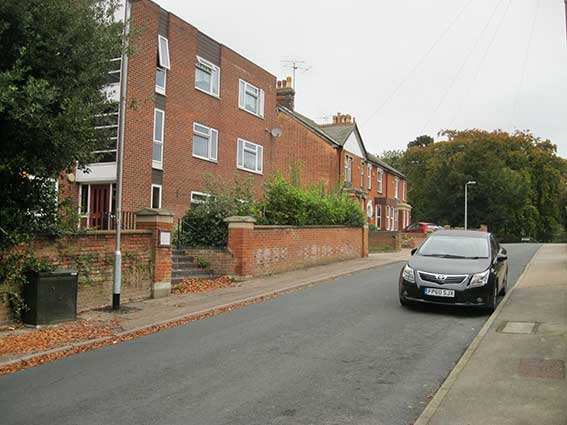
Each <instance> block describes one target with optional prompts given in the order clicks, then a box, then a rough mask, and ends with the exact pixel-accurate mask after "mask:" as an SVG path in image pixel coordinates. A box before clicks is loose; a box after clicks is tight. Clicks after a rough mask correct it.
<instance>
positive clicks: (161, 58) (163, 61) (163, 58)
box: [158, 35, 170, 69]
mask: <svg viewBox="0 0 567 425" xmlns="http://www.w3.org/2000/svg"><path fill="white" fill-rule="evenodd" d="M158 63H159V66H161V67H162V68H165V69H170V63H169V42H168V41H167V38H165V37H164V36H163V35H158Z"/></svg>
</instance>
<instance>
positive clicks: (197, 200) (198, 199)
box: [191, 192, 211, 208]
mask: <svg viewBox="0 0 567 425" xmlns="http://www.w3.org/2000/svg"><path fill="white" fill-rule="evenodd" d="M210 196H211V195H209V194H208V193H203V192H191V208H195V207H196V206H197V205H201V204H204V203H205V202H207V199H208V198H209V197H210Z"/></svg>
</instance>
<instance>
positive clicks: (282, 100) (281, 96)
mask: <svg viewBox="0 0 567 425" xmlns="http://www.w3.org/2000/svg"><path fill="white" fill-rule="evenodd" d="M276 101H277V104H278V105H281V106H283V107H285V108H287V109H290V110H292V111H293V108H294V106H295V90H294V89H293V86H292V84H291V77H287V78H286V79H285V80H281V81H278V84H277V89H276Z"/></svg>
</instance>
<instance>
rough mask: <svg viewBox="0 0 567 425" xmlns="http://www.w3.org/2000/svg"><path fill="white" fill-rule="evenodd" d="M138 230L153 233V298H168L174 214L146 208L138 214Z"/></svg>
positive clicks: (163, 210)
mask: <svg viewBox="0 0 567 425" xmlns="http://www.w3.org/2000/svg"><path fill="white" fill-rule="evenodd" d="M136 228H138V229H146V230H151V231H152V233H153V247H152V248H153V249H152V264H153V276H152V298H162V297H167V296H168V295H169V294H170V292H171V243H172V239H173V213H171V212H170V211H168V210H165V209H155V208H144V209H143V210H140V211H138V212H137V213H136Z"/></svg>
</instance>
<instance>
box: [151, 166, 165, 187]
mask: <svg viewBox="0 0 567 425" xmlns="http://www.w3.org/2000/svg"><path fill="white" fill-rule="evenodd" d="M152 184H159V185H161V184H163V170H156V169H155V168H152Z"/></svg>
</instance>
